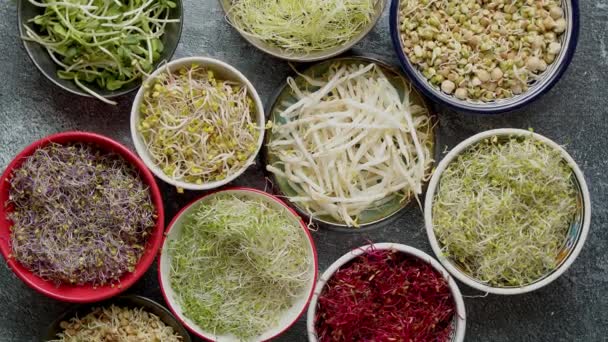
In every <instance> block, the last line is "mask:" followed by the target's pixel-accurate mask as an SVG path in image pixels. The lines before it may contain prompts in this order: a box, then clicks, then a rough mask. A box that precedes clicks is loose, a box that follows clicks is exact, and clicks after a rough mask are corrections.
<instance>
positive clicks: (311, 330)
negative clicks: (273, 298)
mask: <svg viewBox="0 0 608 342" xmlns="http://www.w3.org/2000/svg"><path fill="white" fill-rule="evenodd" d="M372 247H373V248H375V249H378V250H383V249H386V250H394V251H399V252H402V253H405V254H409V255H411V256H414V257H416V258H418V259H420V260H423V261H424V262H426V263H428V264H430V265H431V266H432V267H433V268H434V269H435V270H437V272H439V273H440V274H442V275H443V277H444V278H445V280H446V281H447V282H448V285H449V286H450V290H451V292H452V297H454V302H455V304H456V313H455V315H454V322H453V333H452V339H451V340H450V342H462V341H464V333H465V328H466V320H467V319H466V310H465V307H464V301H463V299H462V294H460V290H459V289H458V285H457V284H456V282H455V281H454V279H453V278H452V277H451V276H450V274H449V273H448V272H447V271H446V270H445V268H443V266H441V264H440V263H439V262H437V260H435V259H433V257H431V256H430V255H428V254H426V253H425V252H423V251H421V250H419V249H416V248H414V247H410V246H406V245H402V244H398V243H376V244H373V245H366V246H363V247H360V248H357V249H354V250H352V251H350V252H348V253H346V254H344V255H343V256H342V257H341V258H340V259H338V260H336V261H335V262H334V263H333V264H331V265H330V266H329V268H328V269H327V270H326V271H325V272H324V273H323V274H322V275H321V277H320V278H319V282H318V283H317V286H316V288H315V294H314V296H313V297H312V300H311V301H310V305H309V306H308V313H307V317H306V328H307V330H308V341H309V342H317V341H318V340H317V333H316V331H315V316H316V312H317V302H318V300H319V296H320V295H321V293H322V292H323V288H324V287H325V284H326V283H327V282H328V281H329V279H331V277H332V276H333V275H334V273H336V271H338V269H340V268H341V267H342V266H344V265H346V264H347V263H348V262H350V261H351V260H353V259H355V258H357V257H358V256H360V255H362V254H363V253H365V251H367V250H368V249H370V248H372Z"/></svg>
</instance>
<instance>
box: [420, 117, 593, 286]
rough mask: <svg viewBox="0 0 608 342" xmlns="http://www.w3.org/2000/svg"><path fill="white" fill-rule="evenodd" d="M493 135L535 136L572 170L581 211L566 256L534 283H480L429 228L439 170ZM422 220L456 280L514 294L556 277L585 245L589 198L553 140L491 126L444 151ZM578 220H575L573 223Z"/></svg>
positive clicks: (570, 161) (577, 172) (578, 174)
mask: <svg viewBox="0 0 608 342" xmlns="http://www.w3.org/2000/svg"><path fill="white" fill-rule="evenodd" d="M494 136H505V137H508V136H532V137H533V138H534V139H538V140H539V141H541V142H543V143H545V144H547V145H548V146H550V147H552V148H555V149H556V150H559V152H560V153H561V155H562V157H563V158H564V161H566V163H567V164H568V166H569V167H570V168H572V171H573V173H574V177H575V180H576V184H577V185H578V192H579V196H580V199H581V202H582V209H581V210H580V211H581V212H580V213H579V214H578V215H577V218H576V219H575V222H573V224H572V225H571V227H570V232H569V234H568V237H567V239H566V244H565V250H566V251H567V253H568V255H567V256H566V257H565V258H564V259H563V260H562V262H561V263H560V265H558V267H557V268H556V269H555V270H553V271H552V272H550V273H549V274H547V275H545V276H544V277H543V278H541V279H538V280H537V281H536V282H534V283H531V284H528V285H524V286H519V287H516V286H512V287H493V286H489V285H487V284H486V283H483V282H481V281H480V280H478V279H475V278H473V277H471V276H470V275H468V274H466V273H464V272H463V271H462V270H461V269H460V268H459V267H458V266H457V265H456V264H455V263H453V262H452V260H451V259H449V258H448V257H447V256H445V255H444V254H443V253H442V251H441V247H440V246H439V242H438V241H437V237H436V236H435V232H434V230H433V216H432V214H433V200H434V198H435V192H436V191H437V188H438V187H439V182H440V180H441V175H442V174H443V171H445V169H446V168H447V166H448V165H449V164H450V162H452V160H454V159H455V158H457V157H458V156H459V155H460V154H461V153H462V152H463V151H465V150H466V149H468V148H469V147H471V146H472V145H475V144H476V143H478V142H480V141H482V140H484V139H487V138H489V137H494ZM424 221H425V225H426V232H427V235H428V237H429V240H430V243H431V247H432V248H433V252H435V255H436V256H437V259H439V261H440V262H441V264H442V265H443V266H444V267H445V268H446V269H447V270H448V271H449V272H450V273H451V274H452V275H453V276H454V277H456V278H457V279H458V280H460V281H461V282H463V283H465V284H467V285H469V286H470V287H472V288H475V289H477V290H479V291H482V292H488V293H493V294H499V295H515V294H521V293H526V292H530V291H534V290H537V289H539V288H541V287H543V286H546V285H548V284H549V283H551V282H552V281H554V280H555V279H557V278H558V277H559V276H560V275H562V273H564V272H565V271H566V270H567V269H568V267H570V265H572V263H573V262H574V260H575V259H576V257H577V256H578V254H579V253H580V251H581V249H582V248H583V245H584V244H585V240H586V239H587V234H588V233H589V225H590V222H591V200H590V198H589V190H588V188H587V183H586V182H585V177H584V176H583V173H582V172H581V170H580V169H579V167H578V165H577V164H576V162H575V161H574V159H572V157H571V156H570V155H569V154H568V152H566V150H565V149H564V148H563V147H561V146H560V145H558V144H557V143H555V142H554V141H552V140H550V139H548V138H546V137H544V136H542V135H540V134H537V133H532V132H530V131H527V130H523V129H514V128H502V129H495V130H490V131H486V132H482V133H479V134H476V135H474V136H472V137H470V138H468V139H466V140H465V141H463V142H461V143H460V144H458V145H457V146H456V147H454V148H453V149H452V150H451V151H450V153H448V154H447V155H446V156H445V157H444V158H443V160H441V162H440V163H439V164H438V165H437V169H436V170H435V173H434V174H433V177H432V178H431V181H430V182H429V187H428V190H427V193H426V200H425V203H424ZM577 222H579V223H580V224H579V223H577Z"/></svg>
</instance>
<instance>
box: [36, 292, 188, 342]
mask: <svg viewBox="0 0 608 342" xmlns="http://www.w3.org/2000/svg"><path fill="white" fill-rule="evenodd" d="M136 301H141V302H143V303H145V305H146V306H138V305H137V304H135V302H136ZM120 302H128V303H129V304H122V305H121V304H119V303H120ZM110 305H117V306H123V307H128V308H143V309H144V311H147V312H148V313H150V311H149V310H147V309H148V308H156V309H158V310H160V311H162V312H164V313H165V314H166V315H167V316H168V317H170V319H171V320H173V321H174V322H173V323H175V324H176V325H178V326H179V327H181V328H182V330H183V331H175V332H176V333H178V334H179V335H180V336H181V337H183V341H182V342H191V341H192V338H191V337H190V334H188V331H187V330H186V329H185V328H184V326H183V325H182V324H181V322H180V321H179V320H177V318H175V315H173V313H172V312H171V311H169V309H167V308H166V307H164V306H163V305H161V304H160V303H158V302H156V301H154V300H152V299H150V298H147V297H144V296H140V295H135V294H127V295H120V296H117V297H112V298H109V299H107V300H105V301H102V302H96V303H89V304H80V305H74V306H71V307H68V308H67V309H66V310H65V311H63V312H62V313H61V314H59V316H58V317H57V318H56V319H55V320H53V322H52V323H51V324H50V325H49V326H48V327H47V329H46V331H45V336H44V337H43V338H44V339H47V338H49V337H50V336H51V334H52V333H53V331H54V330H55V328H56V327H58V326H59V324H60V323H61V322H62V321H64V320H66V319H69V318H72V317H74V315H75V314H76V313H78V312H79V311H80V310H84V309H88V308H90V309H92V308H93V307H106V306H110ZM159 319H160V320H161V321H162V322H163V323H165V324H166V325H167V326H172V324H168V323H167V322H166V320H163V319H162V318H160V317H159ZM174 330H175V329H174ZM183 333H185V335H184V334H183Z"/></svg>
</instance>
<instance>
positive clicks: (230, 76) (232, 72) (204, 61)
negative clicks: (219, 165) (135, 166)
mask: <svg viewBox="0 0 608 342" xmlns="http://www.w3.org/2000/svg"><path fill="white" fill-rule="evenodd" d="M192 63H196V64H198V65H200V66H202V67H204V68H208V69H210V70H213V72H214V73H215V75H216V76H217V77H218V78H221V79H223V80H231V81H235V82H238V83H240V84H243V85H245V86H247V90H248V91H249V96H251V98H252V99H253V101H254V102H255V107H256V113H255V115H256V118H255V119H256V122H257V124H258V128H259V132H260V135H259V137H258V141H257V143H256V144H257V145H256V150H255V152H254V153H252V154H251V156H249V159H248V160H247V163H246V164H245V165H246V166H245V167H243V168H242V169H241V170H239V171H237V172H235V173H233V174H232V175H230V176H229V177H226V178H224V179H222V180H220V181H215V182H208V183H203V184H195V183H187V182H184V181H180V180H176V179H173V178H171V177H169V176H167V175H166V174H165V173H164V172H163V170H161V169H160V168H159V167H158V166H157V165H156V164H155V163H154V161H153V159H152V157H151V156H150V153H149V151H148V149H147V148H146V145H145V144H144V142H143V140H142V139H141V136H140V135H139V133H138V131H137V125H138V124H139V106H140V105H141V103H142V102H143V99H144V87H141V88H140V89H139V91H138V92H137V95H136V96H135V100H134V101H133V106H132V107H131V139H133V144H134V145H135V150H136V151H137V154H139V156H140V157H141V159H142V160H143V161H144V163H145V164H146V166H147V167H148V168H149V169H150V170H151V171H152V172H153V173H154V175H156V177H158V178H160V179H162V180H163V181H165V182H166V183H169V184H171V185H173V186H175V187H179V188H183V189H186V190H211V189H215V188H219V187H221V186H224V185H226V184H228V183H230V182H232V181H233V180H235V179H236V178H237V177H238V176H240V175H241V174H243V172H245V170H247V168H248V167H249V166H250V165H252V164H254V162H255V159H256V157H257V154H258V153H259V151H260V149H261V148H262V142H263V141H264V131H265V128H264V127H265V118H264V106H263V105H262V100H261V99H260V96H259V95H258V92H257V91H256V90H255V88H254V87H253V84H251V82H250V81H249V80H248V79H247V78H246V77H245V75H243V74H242V73H241V72H240V71H238V70H237V69H236V68H234V67H233V66H231V65H229V64H227V63H224V62H222V61H220V60H217V59H213V58H208V57H186V58H180V59H176V60H174V61H173V62H171V63H168V64H166V65H164V66H162V67H160V68H158V69H157V70H156V71H154V72H153V73H152V74H151V75H150V77H148V78H147V79H146V80H145V81H144V84H145V83H147V82H151V81H152V80H154V79H155V78H156V77H157V76H158V75H160V74H161V73H162V72H165V71H166V70H167V68H169V70H175V69H179V68H181V67H183V66H187V65H191V64H192Z"/></svg>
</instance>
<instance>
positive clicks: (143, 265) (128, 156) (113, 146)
mask: <svg viewBox="0 0 608 342" xmlns="http://www.w3.org/2000/svg"><path fill="white" fill-rule="evenodd" d="M50 143H57V144H67V143H88V144H93V145H95V146H97V147H99V148H100V149H102V150H106V151H111V152H114V153H117V154H119V155H120V156H122V157H123V158H124V159H125V160H126V161H127V162H129V163H131V164H132V165H133V166H134V167H135V169H136V170H137V171H138V172H139V175H140V177H141V179H142V181H143V182H144V183H146V184H147V185H148V187H149V188H150V197H151V199H152V203H153V204H154V208H155V209H156V215H157V216H158V217H157V219H156V226H155V227H154V230H153V231H152V234H151V235H150V237H149V238H148V242H147V245H146V248H145V251H144V254H143V255H142V256H141V259H140V260H139V263H138V264H137V265H136V266H135V271H133V272H130V273H125V274H124V275H123V276H122V277H121V278H120V286H112V285H105V286H98V287H96V288H95V287H93V286H92V285H88V284H85V285H69V284H61V285H60V286H56V285H55V283H53V282H52V281H46V280H44V279H42V278H40V277H38V276H37V275H35V274H34V273H32V272H31V271H30V270H28V269H27V268H25V267H24V266H23V265H21V264H20V263H19V262H18V261H17V260H15V259H14V258H13V257H11V252H12V248H11V245H10V234H11V226H12V225H13V223H12V222H11V221H10V220H8V219H7V217H6V216H7V213H8V212H10V211H12V210H13V208H12V206H8V207H7V206H5V203H7V201H8V197H9V189H10V183H9V182H8V180H9V179H10V178H11V177H12V173H13V171H14V170H16V169H18V168H19V167H20V166H21V164H23V162H24V161H25V160H26V159H27V157H29V156H30V155H32V154H33V153H34V152H35V151H36V150H38V149H39V148H42V147H44V146H46V145H48V144H50ZM0 203H1V205H0V252H2V256H4V259H6V264H7V266H8V267H9V268H10V269H12V270H13V272H14V273H15V275H17V277H19V278H20V279H21V280H23V282H24V283H25V284H26V285H28V286H29V287H31V288H32V289H34V290H36V291H38V292H40V293H41V294H43V295H45V296H48V297H51V298H53V299H57V300H62V301H66V302H73V303H91V302H96V301H100V300H104V299H107V298H110V297H113V296H116V295H118V294H119V293H122V292H124V291H125V290H127V289H128V288H129V287H131V285H133V284H134V283H135V282H136V281H137V280H138V279H139V278H141V277H142V276H143V275H144V273H146V271H147V270H148V268H149V267H150V265H152V262H153V261H154V258H155V257H156V253H157V251H158V250H159V248H160V245H161V242H162V238H163V232H164V222H165V215H164V210H163V201H162V197H161V194H160V190H159V188H158V185H156V181H155V180H154V176H153V175H152V173H150V171H148V169H147V168H146V166H145V165H144V163H143V162H142V161H141V160H140V159H139V158H137V156H136V155H135V154H134V153H133V152H131V151H130V150H129V149H128V148H126V147H125V146H123V145H121V144H120V143H118V142H116V141H114V140H112V139H110V138H107V137H104V136H102V135H98V134H94V133H88V132H64V133H58V134H53V135H50V136H48V137H46V138H43V139H40V140H38V141H36V142H34V143H32V144H31V145H29V146H28V147H26V148H25V149H24V150H23V151H21V153H19V154H18V155H17V157H15V159H13V161H11V163H10V164H8V166H7V167H6V170H5V171H4V173H3V174H2V178H0Z"/></svg>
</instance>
